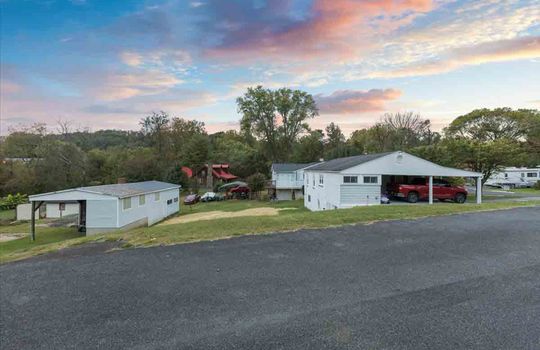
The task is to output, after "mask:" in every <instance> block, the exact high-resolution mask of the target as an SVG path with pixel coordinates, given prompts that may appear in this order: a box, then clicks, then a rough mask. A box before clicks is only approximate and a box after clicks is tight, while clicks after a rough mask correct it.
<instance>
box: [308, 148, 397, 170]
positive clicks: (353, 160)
mask: <svg viewBox="0 0 540 350" xmlns="http://www.w3.org/2000/svg"><path fill="white" fill-rule="evenodd" d="M392 153H394V152H385V153H373V154H362V155H359V156H352V157H345V158H336V159H331V160H327V161H325V162H322V163H319V164H317V165H314V166H312V167H310V168H309V169H308V170H322V171H341V170H345V169H349V168H352V167H353V166H357V165H360V164H362V163H367V162H370V161H372V160H375V159H377V158H381V157H384V156H387V155H389V154H392Z"/></svg>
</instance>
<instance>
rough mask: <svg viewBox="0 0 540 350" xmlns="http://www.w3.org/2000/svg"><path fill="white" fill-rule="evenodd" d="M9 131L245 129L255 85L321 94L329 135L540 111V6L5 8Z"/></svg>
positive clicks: (4, 93) (317, 122)
mask: <svg viewBox="0 0 540 350" xmlns="http://www.w3.org/2000/svg"><path fill="white" fill-rule="evenodd" d="M0 6H1V8H2V11H1V15H2V18H1V44H0V45H1V107H0V108H1V110H0V111H1V125H0V134H3V135H5V134H6V133H7V132H8V130H9V128H10V127H15V126H17V125H22V124H31V123H33V122H45V123H47V124H50V125H54V124H55V123H56V121H57V120H58V119H63V120H71V121H73V122H74V125H75V126H76V127H89V128H90V129H92V130H98V129H103V128H119V129H138V128H139V125H138V121H139V119H140V118H141V117H144V116H145V115H148V114H149V113H150V112H151V111H158V110H164V111H166V112H168V113H169V114H170V115H171V116H180V117H184V118H189V119H198V120H201V121H203V122H205V123H206V126H207V129H208V131H209V132H215V131H220V130H226V129H231V128H237V127H238V120H239V118H240V116H239V115H238V113H237V110H236V103H235V99H236V97H238V96H240V95H241V94H242V93H243V92H244V91H245V89H246V88H247V87H248V86H255V85H257V84H261V85H263V86H265V87H269V88H279V87H291V88H297V89H302V90H305V91H307V92H309V93H311V94H312V95H313V96H314V97H315V99H316V101H317V103H318V106H319V108H320V116H318V117H317V118H315V119H314V120H312V121H311V126H312V127H313V128H323V127H324V126H325V125H327V124H328V123H329V122H331V121H335V122H337V123H338V124H340V126H341V127H342V129H343V130H344V131H345V132H346V133H349V132H351V131H352V130H355V129H358V128H362V127H366V126H370V125H372V124H373V123H374V122H376V121H377V120H378V119H379V118H380V116H381V115H382V114H384V113H385V112H397V111H414V112H417V113H419V114H421V115H422V116H424V117H425V118H428V119H430V120H431V121H432V123H433V124H434V126H435V128H436V129H439V128H441V127H443V126H444V125H446V124H447V123H448V122H449V121H451V120H452V119H454V118H455V117H457V116H459V115H461V114H464V113H467V112H469V111H471V110H473V109H475V108H481V107H488V108H493V107H505V106H508V107H513V108H540V1H538V0H530V1H527V0H523V1H497V0H480V1H454V0H448V1H446V0H440V1H437V0H433V1H429V0H402V1H398V0H396V1H391V0H364V1H362V0H312V1H307V0H299V1H294V0H272V1H271V0H266V1H265V0H258V1H240V0H237V1H233V0H230V1H228V0H200V1H188V0H184V1H179V0H171V1H135V0H134V1H111V0H71V1H68V0H42V1H41V0H7V1H6V0H0Z"/></svg>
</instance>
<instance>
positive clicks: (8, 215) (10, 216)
mask: <svg viewBox="0 0 540 350" xmlns="http://www.w3.org/2000/svg"><path fill="white" fill-rule="evenodd" d="M15 219H16V214H15V209H9V210H0V222H10V221H13V220H15Z"/></svg>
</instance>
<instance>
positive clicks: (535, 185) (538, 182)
mask: <svg viewBox="0 0 540 350" xmlns="http://www.w3.org/2000/svg"><path fill="white" fill-rule="evenodd" d="M534 189H535V190H540V181H536V183H535V184H534Z"/></svg>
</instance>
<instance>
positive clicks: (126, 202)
mask: <svg viewBox="0 0 540 350" xmlns="http://www.w3.org/2000/svg"><path fill="white" fill-rule="evenodd" d="M122 206H123V208H124V210H128V209H131V197H128V198H124V199H122Z"/></svg>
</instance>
